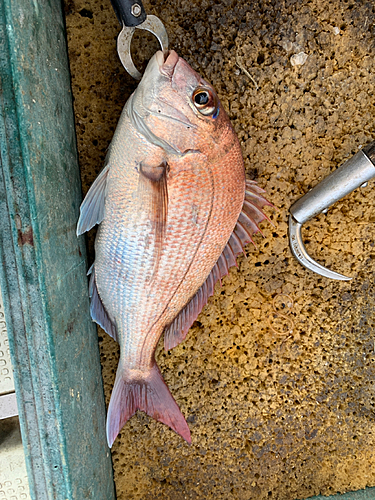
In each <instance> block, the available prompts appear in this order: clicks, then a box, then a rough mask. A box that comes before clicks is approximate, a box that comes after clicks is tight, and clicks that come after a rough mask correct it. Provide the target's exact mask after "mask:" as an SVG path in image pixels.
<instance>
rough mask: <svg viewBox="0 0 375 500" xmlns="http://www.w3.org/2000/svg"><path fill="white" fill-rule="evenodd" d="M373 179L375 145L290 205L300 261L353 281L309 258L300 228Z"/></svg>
mask: <svg viewBox="0 0 375 500" xmlns="http://www.w3.org/2000/svg"><path fill="white" fill-rule="evenodd" d="M373 177H375V142H373V143H371V144H369V145H368V146H366V147H365V148H363V149H361V150H360V151H359V152H358V153H357V154H355V155H354V156H353V157H352V158H350V159H349V160H347V161H346V162H345V163H344V164H343V165H341V167H339V168H337V169H336V170H335V171H334V172H332V173H331V174H330V175H329V176H328V177H326V178H325V179H323V181H322V182H320V183H319V184H317V185H316V186H315V187H314V188H313V189H311V190H310V191H309V192H308V193H306V194H305V195H304V196H303V197H302V198H300V199H299V200H298V201H297V202H296V203H294V205H292V206H291V208H290V215H289V243H290V247H291V250H292V253H293V255H294V256H295V257H296V259H297V260H298V262H300V263H301V264H302V265H303V266H305V267H306V268H307V269H310V271H314V272H315V273H317V274H320V275H322V276H325V277H326V278H331V279H335V280H342V281H348V280H351V279H352V278H349V277H348V276H344V275H343V274H339V273H336V272H334V271H331V270H330V269H327V268H326V267H324V266H322V265H321V264H319V263H318V262H316V261H315V260H314V259H313V258H312V257H310V255H309V254H308V253H307V251H306V248H305V246H304V244H303V240H302V234H301V228H302V224H304V223H305V222H307V221H308V220H310V219H312V218H313V217H315V215H318V214H320V213H322V212H324V213H325V212H326V211H327V210H328V208H329V207H330V206H331V205H333V204H334V203H336V201H338V200H340V199H341V198H343V197H344V196H346V195H347V194H349V193H351V192H352V191H354V189H357V188H358V187H365V186H366V185H367V182H368V181H369V180H370V179H372V178H373Z"/></svg>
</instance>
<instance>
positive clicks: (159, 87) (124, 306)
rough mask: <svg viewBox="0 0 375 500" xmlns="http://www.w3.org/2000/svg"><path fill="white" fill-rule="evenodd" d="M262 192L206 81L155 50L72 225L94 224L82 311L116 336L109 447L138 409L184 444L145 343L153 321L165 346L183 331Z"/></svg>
mask: <svg viewBox="0 0 375 500" xmlns="http://www.w3.org/2000/svg"><path fill="white" fill-rule="evenodd" d="M165 57H167V59H165ZM198 94H199V98H198V99H196V100H195V96H196V95H198ZM245 186H246V193H245ZM262 192H263V191H262V190H261V189H260V188H259V187H257V186H256V185H255V183H254V182H252V181H246V179H245V171H244V166H243V160H242V154H241V149H240V145H239V142H238V139H237V137H236V135H235V133H234V131H233V128H232V126H231V124H230V122H229V119H228V117H227V115H226V113H225V111H224V110H223V109H222V107H221V105H220V102H219V100H218V98H217V95H216V93H215V91H214V89H213V88H212V87H211V86H210V85H209V84H208V83H207V82H205V81H204V80H203V79H202V78H201V77H200V76H199V75H198V74H197V73H195V72H194V71H193V70H192V69H191V68H190V66H189V65H188V64H187V63H186V62H185V61H184V60H183V59H181V58H179V57H178V56H177V54H176V53H175V52H173V51H171V52H170V53H168V54H166V55H164V54H163V53H161V52H158V53H157V54H156V55H155V56H154V57H153V59H152V60H151V61H150V63H149V65H148V67H147V69H146V72H145V75H144V77H143V79H142V81H141V83H140V84H139V86H138V88H137V90H136V91H135V93H134V94H133V95H132V96H131V97H130V98H129V100H128V102H127V104H126V105H125V108H124V111H123V113H122V115H121V118H120V120H119V124H118V126H117V128H116V132H115V134H114V138H113V140H112V143H111V146H110V149H109V154H108V158H107V164H106V166H105V168H104V170H103V171H102V173H101V174H100V175H99V177H98V178H97V180H96V181H95V182H94V184H93V186H92V187H91V188H90V190H89V192H88V194H87V196H86V198H85V200H84V202H83V203H82V206H81V216H80V220H79V222H78V228H77V233H78V234H81V233H83V232H84V231H87V230H89V229H90V228H91V227H92V226H93V225H95V224H96V223H97V224H100V227H99V230H98V233H97V238H96V242H95V263H94V266H93V268H92V269H91V270H90V272H91V279H90V294H91V306H90V311H91V315H92V318H93V320H94V321H96V322H97V323H98V324H99V325H101V326H102V327H103V328H104V329H105V330H106V331H107V332H108V333H109V334H110V335H112V336H113V337H114V338H115V339H116V340H118V342H119V343H120V360H119V366H118V369H117V374H116V380H115V384H114V388H113V392H112V396H111V401H110V405H109V408H108V417H107V438H108V443H109V445H110V446H111V445H112V443H113V441H114V439H115V438H116V436H117V434H118V433H119V431H120V430H121V428H122V426H123V425H124V424H125V423H126V421H127V420H128V419H129V418H130V417H131V416H132V415H134V413H135V412H136V411H137V410H143V411H145V412H146V413H148V414H149V415H151V416H152V417H153V418H155V419H156V420H159V421H160V422H163V423H165V424H166V425H168V426H169V427H171V428H172V429H173V430H174V431H175V432H177V433H178V434H180V435H181V436H182V437H183V438H184V439H185V440H186V441H187V442H189V443H190V441H191V436H190V431H189V428H188V426H187V423H186V421H185V419H184V417H183V416H182V414H181V412H180V410H179V408H178V406H177V403H176V402H175V400H174V399H173V397H172V395H171V394H170V392H169V390H168V388H167V386H166V385H165V383H164V381H163V378H162V375H161V373H160V370H159V368H158V367H157V365H156V362H155V349H156V346H157V344H158V342H159V339H160V337H161V335H162V334H163V332H164V344H165V348H166V349H171V348H173V347H174V346H176V345H177V344H178V343H180V342H181V341H182V340H183V339H184V338H185V336H186V334H187V331H188V329H189V328H190V326H191V324H192V323H193V321H194V320H195V319H196V317H197V315H198V314H199V313H200V311H201V309H202V308H203V307H204V305H205V304H206V302H207V300H208V297H209V296H210V295H212V294H213V292H214V287H215V283H216V282H217V281H218V280H220V279H221V277H222V276H224V275H225V274H227V272H228V269H229V268H230V267H231V266H232V265H234V264H235V263H236V257H237V255H238V254H239V253H241V252H242V249H243V246H244V245H245V244H247V243H249V242H250V241H252V240H251V235H252V234H254V233H255V232H257V231H258V230H259V227H258V224H259V222H261V221H262V220H263V219H264V218H265V215H264V214H263V212H262V210H261V209H262V207H263V206H265V205H270V203H269V202H268V201H267V200H266V199H265V198H263V197H262V194H261V193H262ZM245 196H246V199H245ZM233 231H234V233H233ZM232 233H233V235H232Z"/></svg>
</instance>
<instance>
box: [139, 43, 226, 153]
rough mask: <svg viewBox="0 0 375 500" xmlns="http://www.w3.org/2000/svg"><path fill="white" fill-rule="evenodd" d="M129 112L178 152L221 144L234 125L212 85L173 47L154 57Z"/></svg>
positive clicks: (146, 130) (150, 135)
mask: <svg viewBox="0 0 375 500" xmlns="http://www.w3.org/2000/svg"><path fill="white" fill-rule="evenodd" d="M129 111H130V114H131V115H132V116H133V120H132V121H133V123H136V126H137V128H138V129H139V130H140V131H141V132H142V133H143V135H146V138H147V139H148V140H149V141H151V142H153V143H154V144H157V145H161V146H163V145H164V146H165V144H167V145H168V146H169V147H170V148H171V150H170V151H169V152H172V153H173V152H174V153H175V154H181V153H185V152H186V151H191V150H198V151H201V152H207V151H206V150H207V147H213V146H215V145H216V146H217V147H218V146H219V145H220V144H221V143H222V137H223V135H225V133H226V132H227V131H228V127H230V128H231V126H230V122H229V119H228V117H227V115H226V113H225V111H224V110H223V109H222V106H221V104H220V101H219V98H218V96H217V94H216V92H215V90H214V88H213V87H212V85H210V84H209V83H208V82H206V81H205V80H204V79H203V78H202V77H201V76H200V75H199V74H198V73H196V72H195V71H194V70H193V69H192V68H191V67H190V66H189V64H188V63H187V62H186V61H185V60H184V59H182V58H181V57H179V56H178V55H177V53H176V52H175V51H173V50H172V51H169V52H165V53H163V52H162V51H158V52H157V53H156V54H155V55H154V56H153V58H152V59H151V60H150V62H149V63H148V66H147V68H146V71H145V73H144V75H143V78H142V80H141V82H140V84H139V85H138V87H137V89H136V91H135V93H134V94H133V96H132V99H131V102H130V106H129ZM155 137H156V139H155ZM157 139H159V141H157ZM210 139H211V140H210ZM165 149H167V150H168V147H166V148H165Z"/></svg>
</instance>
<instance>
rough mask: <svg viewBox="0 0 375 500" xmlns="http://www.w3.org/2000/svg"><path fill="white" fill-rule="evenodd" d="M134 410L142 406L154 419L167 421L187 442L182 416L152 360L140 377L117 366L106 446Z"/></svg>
mask: <svg viewBox="0 0 375 500" xmlns="http://www.w3.org/2000/svg"><path fill="white" fill-rule="evenodd" d="M137 410H142V411H144V412H145V413H147V415H150V417H152V418H154V419H155V420H158V421H159V422H162V423H163V424H166V425H168V426H169V427H170V428H171V429H172V430H174V431H175V432H177V434H179V435H180V436H181V437H182V438H184V439H185V441H186V442H187V443H188V444H191V437H190V430H189V427H188V425H187V423H186V420H185V418H184V417H183V415H182V413H181V411H180V409H179V407H178V405H177V403H176V401H175V400H174V399H173V396H172V394H171V393H170V392H169V389H168V387H167V385H166V384H165V382H164V380H163V377H162V375H161V373H160V370H159V368H158V366H157V364H156V363H155V364H154V365H153V366H152V368H151V369H150V371H149V372H147V373H145V376H144V377H143V378H140V377H139V376H138V377H137V378H128V375H127V373H126V372H124V371H123V370H122V369H121V368H120V366H119V368H118V369H117V374H116V380H115V384H114V386H113V391H112V396H111V401H110V403H109V408H108V415H107V441H108V446H109V447H110V448H111V446H112V444H113V442H114V440H115V439H116V437H117V435H118V433H119V432H120V431H121V429H122V427H123V426H124V425H125V423H126V422H127V421H128V420H129V419H130V418H131V417H132V416H133V415H134V414H135V412H136V411H137Z"/></svg>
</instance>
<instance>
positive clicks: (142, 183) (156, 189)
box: [139, 161, 168, 273]
mask: <svg viewBox="0 0 375 500" xmlns="http://www.w3.org/2000/svg"><path fill="white" fill-rule="evenodd" d="M167 172H168V164H167V162H164V161H163V162H161V163H160V164H158V165H148V164H145V163H142V164H141V165H140V168H139V200H140V203H141V208H142V209H145V208H146V209H148V210H149V218H150V221H151V224H152V228H153V233H154V237H155V254H156V258H155V270H154V273H155V272H156V270H157V268H158V266H159V261H160V256H161V251H162V245H163V241H164V237H165V231H166V226H167V216H168V188H167Z"/></svg>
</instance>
